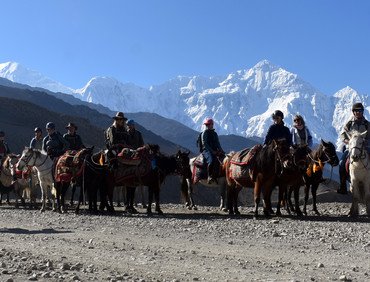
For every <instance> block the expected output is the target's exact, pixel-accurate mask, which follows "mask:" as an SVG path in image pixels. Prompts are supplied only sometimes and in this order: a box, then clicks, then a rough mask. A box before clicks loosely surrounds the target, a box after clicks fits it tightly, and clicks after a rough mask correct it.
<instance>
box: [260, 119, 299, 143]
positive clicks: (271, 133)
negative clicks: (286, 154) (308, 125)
mask: <svg viewBox="0 0 370 282" xmlns="http://www.w3.org/2000/svg"><path fill="white" fill-rule="evenodd" d="M278 139H285V140H286V141H287V142H288V144H289V146H291V145H292V135H291V134H290V131H289V128H288V127H286V126H285V125H284V122H282V123H281V124H273V125H271V126H270V128H269V129H268V131H267V135H266V137H265V141H264V142H263V144H264V145H268V144H270V142H271V141H272V140H278Z"/></svg>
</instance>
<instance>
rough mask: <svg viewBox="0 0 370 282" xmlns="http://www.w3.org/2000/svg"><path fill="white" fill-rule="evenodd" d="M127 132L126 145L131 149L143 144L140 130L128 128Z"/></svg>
mask: <svg viewBox="0 0 370 282" xmlns="http://www.w3.org/2000/svg"><path fill="white" fill-rule="evenodd" d="M127 134H128V136H127V137H128V138H127V145H129V146H130V147H131V148H132V149H137V148H139V147H142V146H144V140H143V136H142V135H141V132H140V131H138V130H136V129H133V130H128V131H127Z"/></svg>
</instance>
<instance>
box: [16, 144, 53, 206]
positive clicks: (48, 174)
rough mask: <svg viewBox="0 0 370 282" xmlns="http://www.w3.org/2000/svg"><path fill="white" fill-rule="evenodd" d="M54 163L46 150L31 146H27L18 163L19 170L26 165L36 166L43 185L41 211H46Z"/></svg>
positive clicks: (41, 185) (51, 185)
mask: <svg viewBox="0 0 370 282" xmlns="http://www.w3.org/2000/svg"><path fill="white" fill-rule="evenodd" d="M53 164H54V162H53V160H52V159H51V158H50V157H49V156H48V155H47V154H46V153H45V152H44V151H40V150H36V149H32V148H29V147H25V149H24V150H23V152H22V154H21V157H20V158H19V160H18V163H17V164H16V167H17V169H18V170H23V169H24V167H26V166H31V167H35V168H36V170H37V176H38V178H39V181H40V183H39V184H40V187H41V209H40V211H41V212H44V211H45V208H46V197H47V195H48V192H51V188H52V187H53V182H54V179H53V171H52V170H53ZM52 199H53V201H52V204H53V210H55V199H54V198H52Z"/></svg>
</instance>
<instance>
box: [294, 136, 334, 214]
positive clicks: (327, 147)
mask: <svg viewBox="0 0 370 282" xmlns="http://www.w3.org/2000/svg"><path fill="white" fill-rule="evenodd" d="M308 158H309V164H308V168H307V170H306V172H305V173H304V174H303V178H304V187H305V190H304V191H305V198H304V206H303V213H304V214H305V215H307V202H308V197H309V192H310V189H311V194H312V205H313V206H312V210H313V211H314V212H315V213H316V214H317V215H320V213H319V211H318V210H317V206H316V195H317V188H318V187H319V184H320V183H321V182H322V180H323V178H322V175H323V169H324V166H325V164H326V163H328V164H330V165H331V166H332V167H334V166H337V165H338V164H339V159H338V156H337V153H336V150H335V146H334V144H333V143H331V142H325V141H324V140H321V142H320V145H319V146H318V147H317V148H316V149H315V150H313V151H312V152H311V153H309V154H308ZM300 186H301V183H300V184H296V185H292V186H291V187H290V189H289V191H288V195H287V206H288V212H289V210H293V211H295V212H296V214H297V215H298V216H302V211H301V210H300V208H299V189H300ZM293 191H294V201H295V207H293V204H292V202H291V194H292V192H293Z"/></svg>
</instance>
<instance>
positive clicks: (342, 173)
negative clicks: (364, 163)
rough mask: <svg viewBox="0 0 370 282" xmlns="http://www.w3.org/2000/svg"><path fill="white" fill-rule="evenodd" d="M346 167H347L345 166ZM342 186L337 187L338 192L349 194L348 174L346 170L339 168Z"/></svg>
mask: <svg viewBox="0 0 370 282" xmlns="http://www.w3.org/2000/svg"><path fill="white" fill-rule="evenodd" d="M344 169H345V168H344ZM339 180H340V186H339V189H337V193H338V194H344V195H345V194H347V193H348V192H347V175H346V172H345V171H342V170H339Z"/></svg>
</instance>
